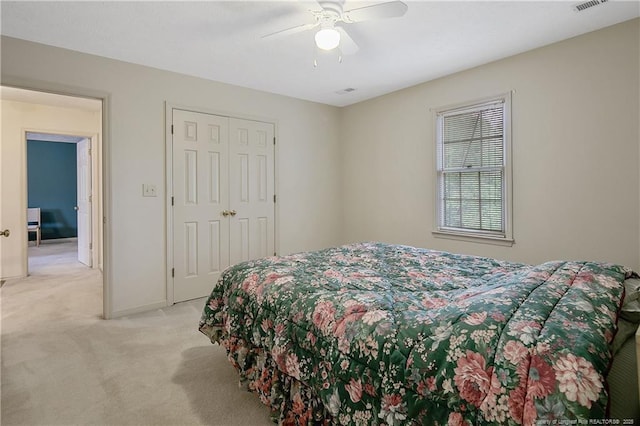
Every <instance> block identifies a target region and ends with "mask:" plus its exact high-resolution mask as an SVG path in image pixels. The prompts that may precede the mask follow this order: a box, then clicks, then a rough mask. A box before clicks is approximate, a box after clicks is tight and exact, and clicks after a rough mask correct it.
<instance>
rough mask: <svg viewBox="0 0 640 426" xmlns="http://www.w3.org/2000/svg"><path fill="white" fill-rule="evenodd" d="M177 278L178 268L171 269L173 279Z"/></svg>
mask: <svg viewBox="0 0 640 426" xmlns="http://www.w3.org/2000/svg"><path fill="white" fill-rule="evenodd" d="M175 276H176V268H171V278H175Z"/></svg>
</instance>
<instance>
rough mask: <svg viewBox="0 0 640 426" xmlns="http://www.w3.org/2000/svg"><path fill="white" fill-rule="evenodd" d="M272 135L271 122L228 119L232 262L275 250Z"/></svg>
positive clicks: (267, 254)
mask: <svg viewBox="0 0 640 426" xmlns="http://www.w3.org/2000/svg"><path fill="white" fill-rule="evenodd" d="M273 136H274V126H273V124H271V123H263V122H259V121H250V120H240V119H235V118H231V119H230V120H229V170H230V175H229V185H230V190H229V207H230V209H231V211H232V216H231V220H230V236H229V238H230V241H229V245H230V256H231V263H232V264H234V263H237V262H240V261H244V260H251V259H256V258H259V257H265V256H271V255H273V254H274V251H275V243H274V233H275V223H274V211H275V208H274V203H275V201H274V142H273V141H274V139H273ZM234 211H235V214H233V212H234Z"/></svg>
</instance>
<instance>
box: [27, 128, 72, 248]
mask: <svg viewBox="0 0 640 426" xmlns="http://www.w3.org/2000/svg"><path fill="white" fill-rule="evenodd" d="M76 163H77V158H76V144H75V143H64V142H42V141H32V140H28V141H27V179H28V182H27V184H28V190H27V192H28V194H29V201H28V202H29V207H40V209H41V213H40V215H41V216H40V220H41V221H42V231H41V232H42V239H43V240H47V239H54V238H70V237H77V236H78V217H77V214H76V211H75V210H74V207H75V206H76V205H77V179H78V178H77V166H76ZM30 238H31V239H34V238H35V233H30Z"/></svg>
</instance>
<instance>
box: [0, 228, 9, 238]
mask: <svg viewBox="0 0 640 426" xmlns="http://www.w3.org/2000/svg"><path fill="white" fill-rule="evenodd" d="M0 235H2V236H3V237H8V236H9V235H11V231H9V230H8V229H5V230H4V231H2V232H0Z"/></svg>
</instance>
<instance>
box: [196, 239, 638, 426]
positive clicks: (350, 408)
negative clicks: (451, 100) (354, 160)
mask: <svg viewBox="0 0 640 426" xmlns="http://www.w3.org/2000/svg"><path fill="white" fill-rule="evenodd" d="M631 274H632V272H631V271H630V270H628V269H626V268H623V267H621V266H617V265H612V264H603V263H592V262H565V261H559V262H548V263H544V264H541V265H537V266H530V265H524V264H517V263H509V262H502V261H498V260H494V259H489V258H482V257H473V256H464V255H456V254H450V253H444V252H438V251H431V250H426V249H418V248H413V247H408V246H397V245H387V244H381V243H359V244H352V245H347V246H342V247H338V248H332V249H327V250H322V251H317V252H308V253H301V254H295V255H290V256H283V257H271V258H265V259H260V260H256V261H250V262H245V263H241V264H238V265H235V266H232V267H231V268H229V269H228V270H227V271H226V272H225V273H224V274H223V276H222V277H221V278H220V280H219V282H218V283H217V284H216V285H215V287H214V288H213V291H212V294H211V296H210V298H209V299H208V301H207V303H206V306H205V308H204V311H203V315H202V319H201V322H200V330H201V331H202V332H203V333H205V334H206V335H207V336H209V337H210V338H211V340H212V342H218V343H220V344H222V345H224V346H225V348H226V349H227V352H228V357H229V360H230V361H231V362H232V364H233V365H234V366H235V367H236V368H237V369H238V371H239V373H240V377H241V380H242V381H243V382H244V383H245V384H246V385H247V386H248V388H249V389H250V390H252V391H254V392H256V393H258V395H259V396H260V398H261V399H262V401H263V402H264V403H265V404H267V405H268V406H269V407H270V408H271V409H272V410H273V413H274V416H276V417H277V418H278V419H279V420H280V421H281V422H282V423H284V424H322V423H324V424H349V425H363V424H381V425H382V424H385V425H397V424H423V425H426V424H432V425H480V424H509V425H516V424H517V425H520V424H524V425H532V424H551V422H549V423H547V420H554V419H585V420H587V419H600V418H606V414H607V413H606V409H607V403H608V395H607V391H606V389H607V386H606V382H605V377H606V373H607V371H608V367H609V363H610V359H611V353H610V349H609V344H610V343H611V340H612V338H613V335H614V333H615V329H616V328H615V324H616V319H617V312H618V310H619V307H620V304H621V298H622V293H623V285H622V282H623V281H624V279H625V277H628V276H630V275H631Z"/></svg>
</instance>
